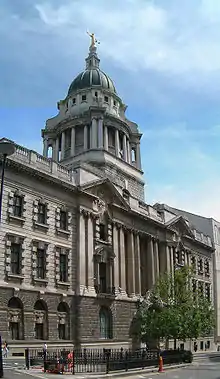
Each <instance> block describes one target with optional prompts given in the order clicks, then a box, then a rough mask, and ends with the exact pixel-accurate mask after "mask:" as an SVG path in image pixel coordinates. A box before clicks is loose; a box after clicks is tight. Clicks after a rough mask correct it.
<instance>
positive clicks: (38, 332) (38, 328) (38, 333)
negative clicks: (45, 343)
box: [35, 324, 44, 340]
mask: <svg viewBox="0 0 220 379" xmlns="http://www.w3.org/2000/svg"><path fill="white" fill-rule="evenodd" d="M35 338H36V339H37V340H43V339H44V324H35Z"/></svg>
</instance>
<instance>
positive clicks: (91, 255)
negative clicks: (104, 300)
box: [87, 215, 95, 294]
mask: <svg viewBox="0 0 220 379" xmlns="http://www.w3.org/2000/svg"><path fill="white" fill-rule="evenodd" d="M93 230H94V229H93V218H92V217H91V215H90V216H89V217H88V248H87V251H88V257H87V258H88V281H87V283H88V291H89V292H90V293H94V294H95V288H94V276H95V275H94V235H93Z"/></svg>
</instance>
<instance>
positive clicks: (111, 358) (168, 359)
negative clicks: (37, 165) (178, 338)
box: [25, 348, 192, 374]
mask: <svg viewBox="0 0 220 379" xmlns="http://www.w3.org/2000/svg"><path fill="white" fill-rule="evenodd" d="M160 354H161V356H162V357H163V360H164V364H173V363H181V362H189V363H190V362H191V361H192V354H191V352H187V351H185V350H165V351H163V352H161V353H160ZM25 357H26V367H27V368H29V367H31V366H41V367H42V368H44V371H45V372H46V371H48V372H54V373H64V372H69V373H73V374H74V373H89V372H90V373H109V372H111V371H118V370H123V371H128V370H129V369H134V368H142V369H143V368H145V367H149V366H157V365H158V362H159V351H158V350H146V349H139V350H136V351H134V350H129V349H123V348H121V349H80V350H74V349H70V350H65V349H63V350H52V349H49V350H48V351H47V352H43V351H42V350H32V349H26V352H25Z"/></svg>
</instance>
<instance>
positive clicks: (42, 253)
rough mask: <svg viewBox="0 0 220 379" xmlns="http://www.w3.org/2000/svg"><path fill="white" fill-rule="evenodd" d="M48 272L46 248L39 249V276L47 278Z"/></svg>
mask: <svg viewBox="0 0 220 379" xmlns="http://www.w3.org/2000/svg"><path fill="white" fill-rule="evenodd" d="M45 274H46V257H45V250H44V249H37V277H38V278H39V279H45Z"/></svg>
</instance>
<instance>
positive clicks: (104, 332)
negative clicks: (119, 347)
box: [99, 307, 113, 340]
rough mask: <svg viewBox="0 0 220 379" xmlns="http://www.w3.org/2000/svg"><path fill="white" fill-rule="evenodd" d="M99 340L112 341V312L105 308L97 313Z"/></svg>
mask: <svg viewBox="0 0 220 379" xmlns="http://www.w3.org/2000/svg"><path fill="white" fill-rule="evenodd" d="M99 325H100V338H102V339H105V340H106V339H112V338H113V330H112V329H113V328H112V326H113V325H112V312H111V310H110V309H109V308H107V307H102V308H101V309H100V312H99Z"/></svg>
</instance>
